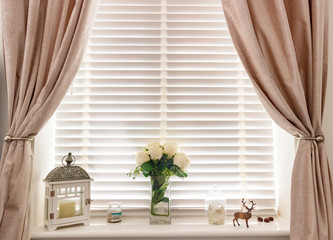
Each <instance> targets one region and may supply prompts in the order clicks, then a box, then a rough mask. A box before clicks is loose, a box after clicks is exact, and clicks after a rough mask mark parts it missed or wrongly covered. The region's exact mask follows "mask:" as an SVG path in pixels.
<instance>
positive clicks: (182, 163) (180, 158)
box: [173, 152, 190, 171]
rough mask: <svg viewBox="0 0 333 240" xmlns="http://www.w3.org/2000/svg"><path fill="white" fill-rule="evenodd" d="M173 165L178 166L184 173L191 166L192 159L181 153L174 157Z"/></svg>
mask: <svg viewBox="0 0 333 240" xmlns="http://www.w3.org/2000/svg"><path fill="white" fill-rule="evenodd" d="M173 164H174V165H177V166H178V167H180V169H181V170H183V171H184V170H185V169H186V168H187V167H188V166H189V165H190V159H189V158H188V157H187V156H186V155H185V153H183V152H180V153H177V154H176V155H175V156H174V157H173Z"/></svg>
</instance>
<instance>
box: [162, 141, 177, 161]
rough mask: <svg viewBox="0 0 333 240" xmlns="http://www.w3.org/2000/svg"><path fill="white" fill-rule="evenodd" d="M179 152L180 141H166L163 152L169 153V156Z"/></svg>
mask: <svg viewBox="0 0 333 240" xmlns="http://www.w3.org/2000/svg"><path fill="white" fill-rule="evenodd" d="M177 152H178V143H175V142H166V143H164V150H163V153H165V154H167V155H168V157H169V158H170V157H172V156H174V155H175V154H176V153H177Z"/></svg>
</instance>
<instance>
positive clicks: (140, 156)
mask: <svg viewBox="0 0 333 240" xmlns="http://www.w3.org/2000/svg"><path fill="white" fill-rule="evenodd" d="M135 160H136V165H137V166H141V165H142V164H143V163H145V162H148V161H149V160H150V158H149V155H148V152H147V151H141V152H138V153H137V154H136V157H135Z"/></svg>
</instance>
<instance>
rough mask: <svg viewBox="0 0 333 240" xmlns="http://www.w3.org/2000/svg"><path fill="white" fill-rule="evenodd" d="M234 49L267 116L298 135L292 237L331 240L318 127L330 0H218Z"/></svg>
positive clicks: (332, 222) (328, 187)
mask: <svg viewBox="0 0 333 240" xmlns="http://www.w3.org/2000/svg"><path fill="white" fill-rule="evenodd" d="M222 5H223V9H224V14H225V17H226V19H227V24H228V27H229V30H230V34H231V36H232V39H233V42H234V44H235V47H236V49H237V52H238V54H239V56H240V58H241V60H242V62H243V65H244V67H245V69H246V71H247V72H248V74H249V76H250V78H251V80H252V83H253V85H254V88H255V90H256V92H257V94H258V96H259V98H260V100H261V102H262V104H263V105H264V107H265V109H266V110H267V112H268V113H269V114H270V116H271V117H272V119H273V120H274V121H275V122H276V123H277V124H278V125H279V126H280V127H282V128H283V129H284V130H286V131H287V132H289V133H290V134H292V135H294V136H297V137H298V138H299V139H300V140H299V142H298V147H297V152H296V157H295V162H294V167H293V172H292V184H291V185H292V186H291V188H292V189H291V226H290V228H291V229H290V231H291V232H290V238H291V239H299V240H301V239H302V240H306V239H308V240H317V239H318V240H330V239H333V214H332V213H333V206H332V200H333V194H332V192H333V190H332V180H331V174H330V170H329V165H328V159H327V155H326V147H325V141H324V137H323V131H322V117H323V109H324V99H325V91H326V82H327V53H328V51H327V49H328V1H327V0H311V1H306V0H304V1H289V0H285V1H283V0H269V1H267V0H256V1H251V0H222Z"/></svg>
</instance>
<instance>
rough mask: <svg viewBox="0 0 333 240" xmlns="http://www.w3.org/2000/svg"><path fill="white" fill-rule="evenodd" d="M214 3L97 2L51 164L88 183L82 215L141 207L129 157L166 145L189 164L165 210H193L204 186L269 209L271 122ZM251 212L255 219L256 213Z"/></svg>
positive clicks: (143, 200)
mask: <svg viewBox="0 0 333 240" xmlns="http://www.w3.org/2000/svg"><path fill="white" fill-rule="evenodd" d="M220 4H221V3H220V1H219V0H101V2H100V6H99V12H98V14H97V19H96V22H95V25H94V29H93V33H92V36H91V37H90V42H89V47H88V49H87V52H86V57H85V60H84V62H83V64H82V66H81V68H80V71H79V73H78V74H77V77H76V79H75V82H74V84H73V87H72V94H70V93H69V94H68V95H67V96H66V97H65V99H64V101H63V102H62V104H61V105H60V107H59V109H58V111H57V124H56V128H57V129H56V138H57V139H56V161H57V162H58V163H59V160H60V159H61V157H62V156H63V155H65V154H67V153H68V152H69V151H71V152H73V154H74V155H75V156H76V157H77V159H78V163H80V164H83V166H84V167H86V169H87V170H88V172H89V174H90V175H91V177H93V178H94V179H95V181H94V182H93V184H92V199H94V201H93V204H92V209H105V207H106V204H107V202H109V201H111V200H119V201H121V202H122V205H123V207H124V208H125V209H143V208H148V206H149V184H148V180H149V179H147V178H144V177H138V178H137V179H136V180H134V181H133V180H131V179H130V178H129V177H128V176H126V173H127V172H128V171H129V170H130V169H132V168H134V167H135V164H134V155H135V153H136V152H137V151H139V150H140V149H141V148H142V147H144V146H145V145H146V144H147V143H149V142H151V141H159V140H160V139H164V138H166V139H168V140H174V141H177V142H178V143H180V146H181V149H182V150H183V151H184V152H185V153H187V154H188V155H189V156H190V158H191V162H192V164H191V166H190V168H189V177H188V178H187V179H185V180H181V179H178V178H174V179H173V183H172V207H173V208H174V209H193V208H203V207H204V202H203V199H204V197H205V194H206V193H207V190H208V189H209V188H211V187H212V185H213V184H219V185H220V186H221V187H222V189H223V190H224V192H225V193H226V194H227V195H228V201H227V203H228V207H229V209H230V211H231V210H233V209H238V208H239V206H240V198H241V197H247V198H250V199H252V198H253V199H255V201H256V202H257V206H258V207H257V208H258V209H260V210H259V211H261V212H263V211H264V212H269V213H273V212H274V211H275V193H274V180H273V179H274V176H273V175H274V174H273V169H274V166H273V156H272V154H273V149H272V125H271V120H270V118H269V117H268V115H267V114H266V113H265V112H264V110H263V108H262V106H261V104H260V102H259V100H258V98H257V96H256V95H255V93H254V91H253V89H252V87H251V84H250V81H249V78H248V76H247V75H246V73H245V71H244V69H243V67H242V65H241V63H240V60H239V58H238V56H237V54H236V51H235V49H234V47H233V44H232V41H231V38H230V36H229V33H228V30H227V26H226V22H225V19H224V16H223V12H222V8H221V5H220ZM259 211H258V212H259Z"/></svg>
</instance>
